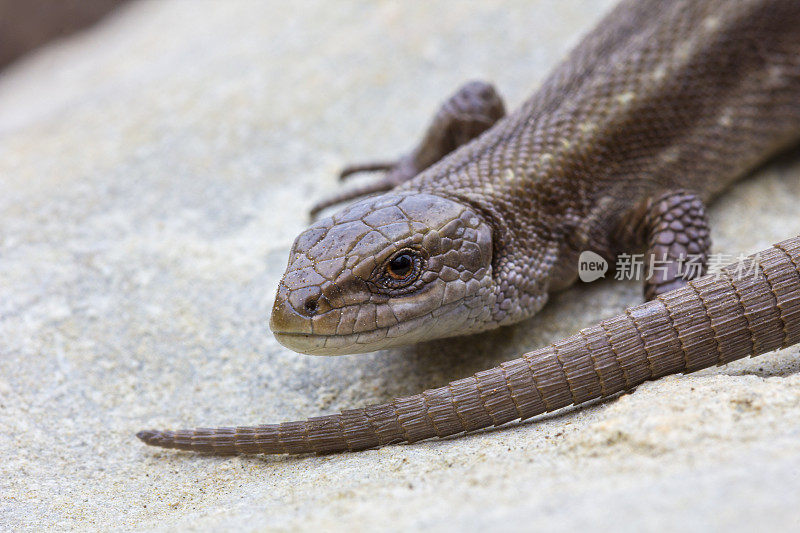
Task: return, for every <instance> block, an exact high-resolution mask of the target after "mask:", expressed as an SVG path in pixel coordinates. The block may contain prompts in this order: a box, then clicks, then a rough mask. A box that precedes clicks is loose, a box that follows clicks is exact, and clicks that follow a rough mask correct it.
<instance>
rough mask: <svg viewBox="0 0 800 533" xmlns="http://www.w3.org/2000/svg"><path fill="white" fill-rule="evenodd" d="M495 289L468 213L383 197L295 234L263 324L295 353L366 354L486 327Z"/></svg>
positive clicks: (479, 222) (425, 200) (488, 257)
mask: <svg viewBox="0 0 800 533" xmlns="http://www.w3.org/2000/svg"><path fill="white" fill-rule="evenodd" d="M496 292H497V291H496V290H495V287H494V281H493V278H492V232H491V228H490V227H489V225H488V224H487V223H486V222H485V220H484V219H483V218H482V217H481V216H480V215H478V214H477V212H476V211H475V210H473V209H472V208H470V207H469V206H467V205H464V204H461V203H459V202H455V201H453V200H449V199H446V198H443V197H440V196H434V195H429V194H420V193H415V194H408V193H406V194H403V193H391V194H386V195H383V196H379V197H374V198H367V199H365V200H362V201H360V202H357V203H355V204H353V205H351V206H349V207H347V208H345V209H343V210H342V211H339V212H338V213H337V214H335V215H333V216H332V217H329V218H326V219H322V220H320V221H318V222H316V223H315V224H313V225H312V226H311V227H309V228H308V229H307V230H306V231H304V232H303V233H302V234H300V236H299V237H298V238H297V239H296V240H295V242H294V245H293V247H292V251H291V253H290V256H289V264H288V266H287V269H286V272H285V274H284V275H283V278H282V279H281V282H280V284H279V286H278V293H277V296H276V298H275V304H274V306H273V309H272V317H271V319H270V328H271V329H272V331H273V333H274V334H275V337H276V338H277V339H278V341H279V342H280V343H281V344H283V345H284V346H286V347H287V348H291V349H292V350H295V351H298V352H302V353H308V354H313V355H338V354H347V353H361V352H370V351H374V350H379V349H383V348H388V347H392V346H400V345H406V344H413V343H416V342H420V341H425V340H431V339H436V338H442V337H449V336H453V335H461V334H465V333H474V332H475V331H478V330H481V329H485V327H481V325H482V324H488V322H489V320H490V315H491V313H492V309H493V307H494V304H495V300H496Z"/></svg>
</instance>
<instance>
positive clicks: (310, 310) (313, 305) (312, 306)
mask: <svg viewBox="0 0 800 533" xmlns="http://www.w3.org/2000/svg"><path fill="white" fill-rule="evenodd" d="M303 309H305V311H306V314H307V315H308V316H314V313H316V312H317V299H316V298H309V299H308V300H306V303H304V304H303Z"/></svg>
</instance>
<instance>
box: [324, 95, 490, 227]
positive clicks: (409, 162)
mask: <svg viewBox="0 0 800 533" xmlns="http://www.w3.org/2000/svg"><path fill="white" fill-rule="evenodd" d="M505 114H506V111H505V106H504V105H503V100H502V98H500V95H498V94H497V91H496V90H495V88H494V87H493V86H492V85H491V84H489V83H486V82H482V81H471V82H469V83H467V84H465V85H464V86H462V87H461V88H460V89H459V90H458V91H456V93H455V94H453V95H452V96H451V97H450V98H448V99H447V100H446V101H445V102H444V103H443V104H442V106H441V107H440V108H439V111H438V112H437V113H436V115H435V116H434V117H433V120H432V121H431V124H430V126H428V129H427V130H426V131H425V135H424V136H423V137H422V140H421V141H420V143H419V144H418V145H417V146H416V148H414V149H413V150H411V151H410V152H409V153H407V154H405V155H402V156H400V157H399V158H398V159H397V160H396V161H385V162H377V161H372V162H367V163H363V164H357V165H348V166H346V167H345V168H344V169H343V170H342V171H341V173H340V175H339V177H340V179H342V180H344V179H346V178H348V177H349V176H352V175H354V174H358V173H361V172H374V171H384V172H385V174H384V175H383V176H382V177H380V178H379V179H377V180H375V181H374V182H372V183H369V184H367V185H364V186H362V187H356V188H353V189H350V190H347V191H344V192H342V193H339V194H336V195H334V196H331V197H330V198H326V199H324V200H322V201H320V202H318V203H317V204H315V205H314V206H313V207H312V208H311V215H312V216H314V215H315V214H317V213H318V212H319V211H321V210H322V209H325V208H326V207H330V206H332V205H336V204H340V203H342V202H346V201H348V200H353V199H355V198H359V197H362V196H366V195H368V194H372V193H377V192H384V191H388V190H390V189H392V188H394V187H396V186H397V185H400V184H401V183H403V182H405V181H407V180H409V179H411V178H413V177H414V176H416V175H417V174H419V173H420V172H422V171H423V170H425V169H426V168H428V167H429V166H431V165H432V164H434V163H436V162H437V161H439V160H440V159H441V158H443V157H444V156H446V155H447V154H449V153H450V152H452V151H453V150H455V149H456V148H458V147H459V146H461V145H463V144H466V143H468V142H469V141H471V140H472V139H474V138H476V137H478V136H479V135H480V134H481V133H483V132H484V131H486V130H487V129H489V128H490V127H492V125H494V123H495V122H497V121H498V120H500V119H501V118H503V116H505Z"/></svg>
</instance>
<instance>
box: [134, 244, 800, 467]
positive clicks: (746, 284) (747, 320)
mask: <svg viewBox="0 0 800 533" xmlns="http://www.w3.org/2000/svg"><path fill="white" fill-rule="evenodd" d="M799 341H800V236H799V237H795V238H793V239H789V240H786V241H783V242H780V243H778V244H775V245H773V246H772V247H770V248H769V249H767V250H763V251H761V252H759V253H757V254H754V255H751V256H749V257H748V258H746V259H745V260H744V261H741V262H739V263H734V264H732V265H729V266H727V267H725V268H724V269H722V271H721V272H719V273H717V274H711V275H708V276H705V277H702V278H699V279H697V280H694V281H691V282H689V283H688V284H687V285H686V286H685V287H682V288H680V289H676V290H674V291H670V292H668V293H665V294H663V295H661V296H659V297H657V298H656V299H655V300H653V301H650V302H647V303H644V304H641V305H637V306H635V307H631V308H629V309H627V310H626V311H625V312H624V313H623V314H621V315H618V316H615V317H613V318H609V319H607V320H604V321H602V322H600V323H599V324H597V325H594V326H591V327H588V328H586V329H583V330H581V331H580V332H578V333H577V334H575V335H572V336H571V337H568V338H566V339H564V340H561V341H558V342H555V343H553V344H551V345H550V346H547V347H545V348H542V349H539V350H536V351H533V352H530V353H527V354H525V355H523V356H522V357H520V358H519V359H514V360H512V361H508V362H506V363H503V364H501V365H500V366H498V367H495V368H492V369H489V370H484V371H482V372H478V373H477V374H475V375H474V376H472V377H469V378H465V379H460V380H458V381H453V382H451V383H449V384H448V385H446V386H444V387H440V388H437V389H431V390H427V391H425V392H423V393H422V394H417V395H414V396H408V397H404V398H398V399H395V400H394V401H392V402H390V403H386V404H382V405H373V406H368V407H364V408H362V409H354V410H349V411H343V412H342V413H340V414H337V415H328V416H321V417H317V418H311V419H309V420H306V421H300V422H284V423H281V424H267V425H263V426H255V427H237V428H216V429H194V430H179V431H155V430H151V431H141V432H139V433H137V435H136V436H137V437H139V438H140V439H141V440H143V441H144V442H146V443H147V444H150V445H153V446H161V447H164V448H177V449H181V450H192V451H198V452H212V453H219V454H231V453H270V454H278V453H311V452H317V453H320V452H322V453H324V452H340V451H355V450H363V449H367V448H374V447H376V446H382V445H385V444H392V443H398V442H415V441H418V440H422V439H427V438H431V437H437V436H438V437H445V436H448V435H454V434H456V433H462V432H466V431H473V430H476V429H481V428H486V427H489V426H492V425H494V426H498V425H500V424H504V423H506V422H509V421H512V420H515V419H526V418H530V417H532V416H535V415H538V414H541V413H544V412H547V411H553V410H556V409H560V408H562V407H565V406H567V405H570V404H576V405H577V404H580V403H583V402H586V401H588V400H592V399H595V398H600V397H605V396H610V395H613V394H615V393H617V392H620V391H623V390H628V389H632V388H634V387H636V386H637V385H639V384H641V383H642V382H644V381H647V380H651V379H656V378H659V377H661V376H665V375H667V374H674V373H678V372H684V373H686V372H694V371H696V370H700V369H703V368H707V367H710V366H713V365H721V364H725V363H728V362H730V361H734V360H736V359H740V358H742V357H746V356H748V355H760V354H763V353H765V352H769V351H772V350H776V349H779V348H785V347H787V346H791V345H793V344H795V343H797V342H799Z"/></svg>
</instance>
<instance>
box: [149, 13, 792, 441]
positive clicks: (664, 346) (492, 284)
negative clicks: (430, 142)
mask: <svg viewBox="0 0 800 533" xmlns="http://www.w3.org/2000/svg"><path fill="white" fill-rule="evenodd" d="M429 131H430V130H429ZM799 137H800V2H793V1H784V0H738V1H727V0H696V1H695V0H692V1H677V0H672V1H661V0H644V1H625V2H623V3H622V4H621V5H620V6H618V7H617V8H616V9H615V10H613V11H612V12H611V13H610V14H609V15H608V16H607V18H606V19H604V20H603V21H602V22H601V23H600V24H599V25H598V27H597V28H596V29H595V30H594V31H593V32H591V33H590V34H589V35H588V36H587V37H585V38H584V40H583V42H582V43H581V44H580V45H579V46H578V47H577V48H576V49H575V50H574V51H573V52H572V53H571V54H570V55H569V57H568V58H567V59H566V61H564V62H563V63H562V64H561V65H560V66H559V67H557V68H556V70H555V71H554V72H553V73H552V75H551V76H550V77H549V79H548V80H547V81H546V82H545V83H544V85H543V86H542V87H541V89H540V90H539V91H537V92H536V94H535V95H534V96H533V97H532V98H531V99H530V100H528V101H527V102H526V103H524V104H523V105H522V106H521V107H520V108H519V109H518V110H517V111H515V112H514V113H512V114H511V115H509V116H507V117H505V118H502V119H500V120H499V121H498V122H497V123H496V124H495V125H494V126H493V127H491V128H490V129H489V130H488V131H486V132H485V133H483V134H482V135H480V136H479V137H478V138H477V139H475V140H474V141H472V142H468V143H467V144H465V145H463V146H461V147H460V148H457V149H455V150H454V151H453V152H452V153H450V154H449V155H446V156H445V157H443V158H442V159H441V160H440V161H438V162H437V163H434V164H432V165H431V166H429V167H427V168H425V170H423V171H422V172H421V173H419V174H418V175H416V176H414V177H413V178H411V179H407V181H404V182H402V183H400V184H399V185H398V186H397V187H396V188H394V189H392V190H391V191H390V192H388V193H386V194H384V195H382V196H378V197H374V198H367V199H365V200H362V201H360V202H357V203H355V204H353V205H352V206H349V207H347V208H345V209H343V210H342V211H340V212H339V213H337V214H335V215H333V216H332V217H329V218H326V219H323V220H320V221H319V222H317V223H316V224H314V225H312V226H311V227H310V228H309V230H307V231H306V232H304V233H303V234H302V235H301V236H300V237H298V239H297V241H296V242H295V245H294V247H293V250H292V253H291V256H290V259H289V265H288V267H287V271H286V274H285V275H284V278H283V280H282V281H281V285H280V287H279V290H278V296H277V298H276V303H275V307H274V310H273V315H272V322H271V326H272V328H273V331H275V333H276V337H277V338H278V339H279V340H280V341H281V342H282V343H284V344H286V345H287V346H289V347H292V348H294V349H298V350H300V351H305V352H307V353H320V354H334V353H347V352H353V351H368V350H373V349H378V348H383V347H387V346H394V345H399V344H407V343H410V342H416V341H420V340H426V339H431V338H437V337H443V336H448V335H456V334H462V333H472V332H476V331H480V330H483V329H488V328H492V327H497V326H498V325H502V324H507V323H511V322H515V321H518V320H521V319H523V318H526V317H528V316H530V315H531V314H533V313H535V312H536V311H537V310H538V309H540V308H541V306H542V305H543V304H544V303H545V301H546V299H547V294H548V293H549V292H551V291H554V290H559V289H562V288H564V287H566V286H568V285H569V284H571V283H572V282H573V281H574V280H575V278H576V268H575V266H576V264H577V255H578V254H579V253H580V252H581V251H583V250H587V249H591V250H594V251H596V252H598V253H600V254H601V255H604V256H606V257H612V256H613V255H614V254H616V253H618V252H621V251H633V250H634V249H635V248H636V247H638V246H641V245H646V246H647V247H648V252H649V253H653V254H656V255H658V254H666V255H667V256H668V257H670V258H671V259H676V258H677V257H678V256H680V255H681V254H685V253H687V252H689V253H697V254H699V255H703V254H705V253H706V251H707V247H708V229H707V226H706V220H705V216H704V213H703V202H705V201H708V200H710V199H711V198H713V197H714V196H715V195H717V194H718V193H719V192H720V191H721V190H723V189H724V188H725V187H726V186H727V185H729V184H730V183H731V182H733V181H734V180H735V179H737V178H738V177H740V176H742V175H743V174H745V173H747V172H748V171H750V170H751V169H752V168H753V167H754V166H755V165H757V164H758V163H760V162H761V161H763V160H764V159H765V158H767V157H769V156H770V155H771V154H773V153H774V152H775V151H777V150H779V149H781V148H783V147H785V146H787V145H789V144H791V143H794V142H796V141H797V140H798V138H799ZM423 144H424V143H423ZM442 151H443V152H444V153H446V152H447V150H442ZM444 153H443V154H441V155H444ZM412 155H413V154H412ZM407 161H408V160H406V164H407ZM401 163H402V160H401ZM400 166H402V165H398V166H396V167H393V168H391V169H389V170H390V174H391V172H392V171H396V170H397V169H398V168H400ZM409 175H413V173H412V172H406V177H408V176H409ZM395 178H396V176H395ZM398 181H402V180H398ZM403 254H405V255H407V257H410V258H412V259H413V268H412V269H411V273H410V274H409V275H408V276H407V277H406V278H403V280H402V281H397V280H395V279H394V278H393V277H392V276H390V275H389V274H391V273H392V272H393V270H392V269H391V268H390V267H389V265H390V263H391V261H392V259H393V258H397V257H399V256H400V255H403ZM754 261H757V262H758V265H759V266H758V267H757V268H756V269H755V270H756V272H757V275H756V276H749V277H742V276H737V275H736V270H735V267H733V266H732V267H729V269H727V270H726V271H725V273H724V274H723V275H722V276H717V277H703V278H699V279H695V280H693V281H691V282H689V283H688V284H686V285H685V286H682V287H678V285H682V284H683V283H682V282H681V283H678V282H676V280H675V279H674V276H673V275H671V274H669V273H667V274H666V275H664V276H662V277H656V278H655V279H654V281H652V282H651V283H650V284H649V285H648V287H647V289H646V290H647V292H648V295H650V296H656V297H655V299H654V300H652V301H650V302H648V303H645V304H642V305H640V306H636V307H634V308H631V309H628V310H627V311H626V313H624V314H623V315H620V316H618V317H614V318H611V319H608V320H606V321H603V322H602V323H600V324H598V325H597V326H594V327H590V328H587V329H585V330H582V331H581V332H579V333H578V334H576V335H573V336H572V337H570V338H568V339H565V340H563V341H560V342H556V343H554V344H553V345H551V346H548V347H546V348H543V349H540V350H537V351H534V352H532V353H529V354H526V355H524V356H523V357H521V358H520V359H517V360H514V361H509V362H508V363H504V364H503V365H501V366H499V367H497V368H494V369H490V370H487V371H484V372H479V373H478V374H476V375H475V376H473V377H470V378H466V379H462V380H458V381H455V382H453V383H451V384H449V385H448V386H446V387H442V388H439V389H434V390H430V391H426V392H424V393H422V394H420V395H416V396H411V397H407V398H400V399H397V400H395V401H393V402H392V403H389V404H385V405H379V406H370V407H367V408H364V409H356V410H352V411H346V412H344V413H342V414H341V415H331V416H325V417H319V418H316V419H311V420H309V421H305V422H291V423H284V424H270V425H265V426H258V427H252V428H236V429H233V428H222V429H209V430H205V429H203V430H182V431H177V432H172V431H166V432H161V431H145V432H140V433H139V435H138V436H139V437H140V438H141V439H142V440H144V441H145V442H147V443H148V444H153V445H157V446H163V447H172V448H180V449H190V450H197V451H211V452H220V453H305V452H328V451H342V450H356V449H363V448H368V447H373V446H378V445H382V444H387V443H392V442H400V441H409V442H412V441H416V440H420V439H424V438H429V437H432V436H445V435H451V434H454V433H458V432H462V431H470V430H474V429H478V428H482V427H487V426H489V425H498V424H502V423H505V422H508V421H510V420H513V419H516V418H528V417H531V416H534V415H536V414H539V413H542V412H545V411H550V410H554V409H558V408H561V407H564V406H566V405H570V404H578V403H581V402H584V401H587V400H590V399H593V398H598V397H602V396H608V395H611V394H614V393H616V392H619V391H621V390H626V389H630V388H632V387H635V386H636V385H638V384H640V383H642V382H643V381H645V380H648V379H654V378H657V377H659V376H663V375H665V374H669V373H675V372H687V371H694V370H697V369H700V368H706V367H708V366H711V365H714V364H722V363H725V362H728V361H731V360H734V359H737V358H741V357H744V356H747V355H752V354H760V353H764V352H765V351H769V350H774V349H777V348H780V347H784V346H788V345H791V344H794V343H796V342H798V341H800V268H799V267H798V265H800V238H795V239H791V240H789V241H785V242H783V243H780V244H778V245H775V246H774V247H772V248H770V249H769V250H765V251H763V252H762V253H761V254H760V255H759V257H758V258H757V259H756V258H753V259H751V260H750V262H751V263H752V262H754ZM676 287H678V288H676ZM669 289H673V290H669Z"/></svg>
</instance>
